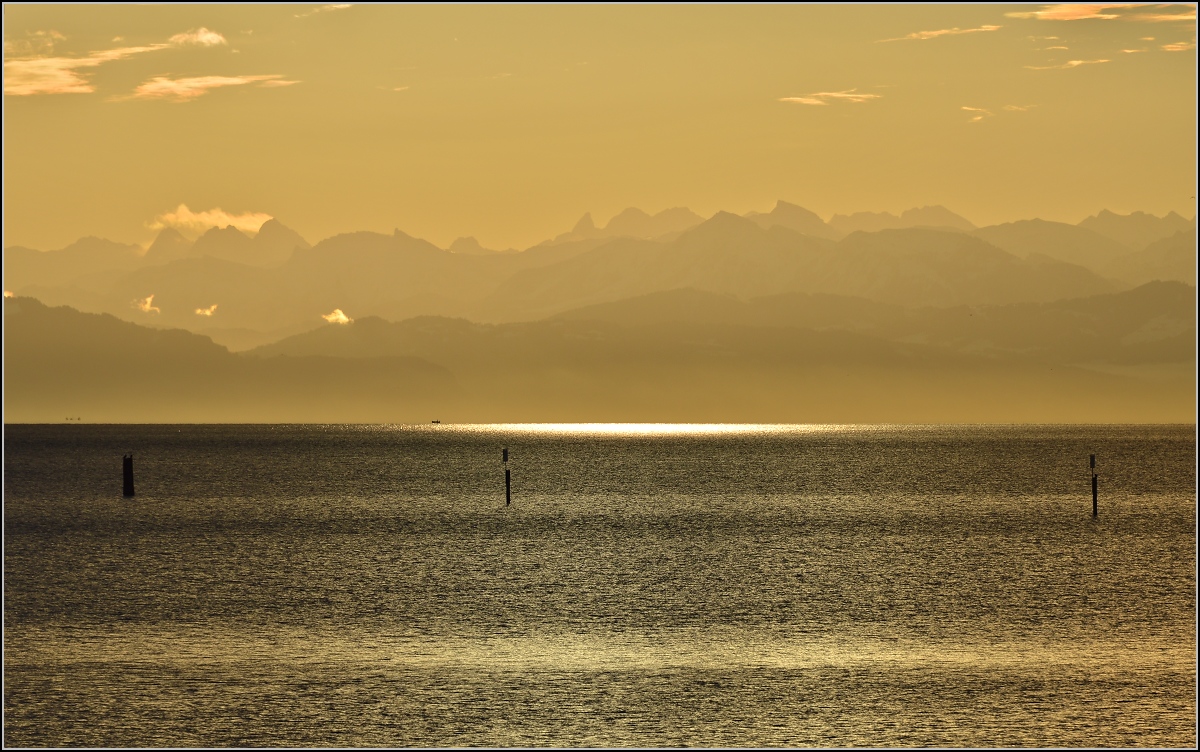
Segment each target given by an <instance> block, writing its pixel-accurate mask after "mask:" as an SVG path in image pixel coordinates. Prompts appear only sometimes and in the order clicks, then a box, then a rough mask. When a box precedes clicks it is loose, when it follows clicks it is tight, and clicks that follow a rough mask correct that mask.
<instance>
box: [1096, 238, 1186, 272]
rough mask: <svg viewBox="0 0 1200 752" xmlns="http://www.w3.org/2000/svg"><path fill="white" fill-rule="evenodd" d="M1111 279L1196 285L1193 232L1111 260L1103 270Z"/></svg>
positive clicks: (1154, 243)
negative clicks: (1173, 281)
mask: <svg viewBox="0 0 1200 752" xmlns="http://www.w3.org/2000/svg"><path fill="white" fill-rule="evenodd" d="M1104 271H1105V272H1106V273H1107V274H1108V275H1109V276H1111V277H1114V278H1116V279H1121V280H1124V281H1126V282H1131V283H1134V284H1140V283H1142V282H1148V281H1150V280H1154V279H1158V280H1178V281H1180V282H1186V283H1188V284H1193V285H1194V284H1195V283H1196V231H1195V229H1191V230H1187V231H1186V232H1177V233H1175V234H1174V235H1172V236H1170V237H1166V238H1162V239H1161V240H1156V241H1154V242H1153V243H1150V244H1149V245H1147V246H1146V247H1145V248H1144V249H1142V250H1140V251H1136V252H1134V253H1131V254H1129V255H1127V256H1122V257H1120V258H1117V259H1113V260H1112V261H1111V262H1109V264H1108V265H1107V266H1106V267H1104Z"/></svg>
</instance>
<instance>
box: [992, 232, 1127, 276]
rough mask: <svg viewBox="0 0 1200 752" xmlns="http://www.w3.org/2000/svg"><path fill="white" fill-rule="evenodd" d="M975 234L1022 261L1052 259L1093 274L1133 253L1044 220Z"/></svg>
mask: <svg viewBox="0 0 1200 752" xmlns="http://www.w3.org/2000/svg"><path fill="white" fill-rule="evenodd" d="M972 234H973V235H975V237H977V238H982V239H983V240H986V241H987V242H989V243H991V244H992V245H994V246H996V247H997V248H1002V249H1004V250H1006V251H1008V252H1009V253H1011V254H1014V255H1016V256H1020V257H1021V258H1029V257H1031V256H1035V255H1042V256H1048V257H1050V258H1052V259H1058V260H1059V261H1065V262H1067V263H1069V264H1078V265H1079V266H1084V267H1087V268H1088V269H1091V270H1093V271H1095V270H1098V269H1100V268H1102V267H1104V266H1105V265H1107V264H1110V263H1111V262H1112V261H1114V260H1115V259H1117V258H1120V257H1121V256H1124V255H1126V254H1128V253H1129V249H1128V248H1126V247H1125V246H1123V245H1121V244H1120V243H1118V242H1116V241H1114V240H1110V239H1109V238H1106V237H1103V236H1101V235H1097V234H1096V233H1094V232H1092V231H1091V230H1089V229H1087V228H1085V227H1078V226H1076V225H1068V224H1064V223H1062V222H1047V221H1045V220H1042V219H1026V220H1021V221H1020V222H1009V223H1007V224H1002V225H992V226H991V227H982V228H980V229H978V230H976V231H975V232H974V233H972Z"/></svg>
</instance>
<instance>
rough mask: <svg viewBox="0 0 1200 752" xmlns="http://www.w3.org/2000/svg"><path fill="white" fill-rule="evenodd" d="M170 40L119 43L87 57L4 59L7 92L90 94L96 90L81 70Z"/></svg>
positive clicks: (23, 94) (163, 46)
mask: <svg viewBox="0 0 1200 752" xmlns="http://www.w3.org/2000/svg"><path fill="white" fill-rule="evenodd" d="M170 46H171V45H169V44H151V45H145V46H142V47H117V48H115V49H111V50H101V51H99V52H93V53H91V54H90V55H88V56H86V57H33V58H16V59H11V60H5V61H4V93H5V94H7V95H9V96H17V97H28V96H33V95H35V94H90V93H92V92H93V91H95V90H96V88H95V87H94V86H92V84H91V82H90V81H88V80H87V79H86V78H84V76H83V73H82V71H84V70H87V69H88V68H95V67H96V66H98V65H103V64H104V63H110V62H112V61H114V60H121V59H124V58H127V57H132V56H133V55H139V54H141V53H143V52H154V51H156V50H163V49H166V48H168V47H170Z"/></svg>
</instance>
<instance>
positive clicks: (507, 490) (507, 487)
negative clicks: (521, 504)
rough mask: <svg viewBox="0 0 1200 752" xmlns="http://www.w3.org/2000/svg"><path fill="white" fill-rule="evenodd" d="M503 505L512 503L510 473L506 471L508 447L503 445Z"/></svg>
mask: <svg viewBox="0 0 1200 752" xmlns="http://www.w3.org/2000/svg"><path fill="white" fill-rule="evenodd" d="M503 456H504V506H508V505H509V504H511V503H512V475H511V474H509V472H508V447H504V455H503Z"/></svg>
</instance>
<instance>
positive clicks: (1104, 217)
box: [1079, 209, 1196, 251]
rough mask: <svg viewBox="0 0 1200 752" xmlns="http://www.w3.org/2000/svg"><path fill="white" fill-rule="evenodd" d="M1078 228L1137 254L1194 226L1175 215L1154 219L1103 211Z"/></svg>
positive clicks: (1150, 215)
mask: <svg viewBox="0 0 1200 752" xmlns="http://www.w3.org/2000/svg"><path fill="white" fill-rule="evenodd" d="M1079 226H1080V227H1083V228H1084V229H1087V230H1091V231H1092V232H1094V233H1096V234H1097V235H1102V236H1104V237H1106V238H1108V239H1110V240H1114V241H1116V242H1118V243H1120V244H1121V245H1123V246H1125V247H1126V248H1128V249H1129V250H1131V251H1140V250H1142V249H1143V248H1145V247H1146V246H1148V245H1150V244H1151V243H1153V242H1154V241H1156V240H1163V239H1164V238H1169V237H1171V236H1172V235H1174V234H1175V233H1177V232H1188V231H1194V230H1195V228H1196V223H1195V222H1194V221H1191V222H1189V221H1188V220H1186V219H1184V218H1183V217H1181V216H1179V215H1178V214H1176V213H1175V212H1171V213H1169V214H1167V216H1165V217H1156V216H1154V215H1153V214H1147V213H1145V212H1140V211H1138V212H1133V213H1131V214H1116V213H1114V212H1110V211H1109V210H1107V209H1104V210H1103V211H1101V212H1100V213H1099V214H1096V215H1094V216H1091V217H1088V218H1087V219H1085V220H1083V221H1082V222H1080V223H1079Z"/></svg>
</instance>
